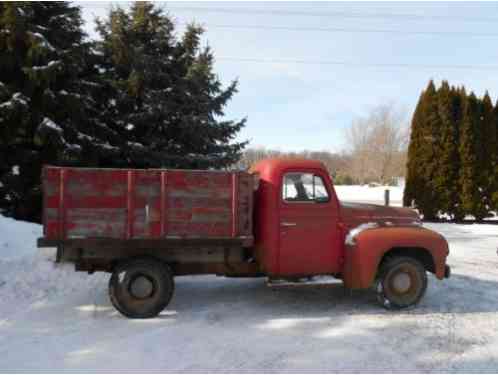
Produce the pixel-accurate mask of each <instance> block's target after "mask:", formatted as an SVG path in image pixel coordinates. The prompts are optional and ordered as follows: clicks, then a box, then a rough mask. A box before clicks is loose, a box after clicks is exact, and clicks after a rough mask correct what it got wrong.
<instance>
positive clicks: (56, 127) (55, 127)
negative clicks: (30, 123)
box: [40, 117, 62, 133]
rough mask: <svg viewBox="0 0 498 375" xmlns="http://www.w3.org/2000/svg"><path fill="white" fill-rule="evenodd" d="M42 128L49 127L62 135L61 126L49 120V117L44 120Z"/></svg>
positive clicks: (41, 124)
mask: <svg viewBox="0 0 498 375" xmlns="http://www.w3.org/2000/svg"><path fill="white" fill-rule="evenodd" d="M40 127H47V128H50V129H53V130H55V131H57V132H59V133H62V128H61V127H60V126H59V125H57V124H56V123H55V122H53V121H52V120H51V119H49V118H48V117H44V118H43V121H42V122H41V123H40Z"/></svg>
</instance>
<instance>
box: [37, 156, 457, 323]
mask: <svg viewBox="0 0 498 375" xmlns="http://www.w3.org/2000/svg"><path fill="white" fill-rule="evenodd" d="M42 180H43V191H44V214H43V220H44V236H43V237H42V238H40V239H39V240H38V246H39V247H56V248H57V256H56V261H57V262H73V263H74V264H75V268H76V270H77V271H87V272H89V273H92V272H94V271H105V272H110V273H111V274H112V275H111V277H110V280H109V296H110V300H111V302H112V304H113V305H114V306H115V308H116V309H117V310H119V311H120V312H121V313H122V314H123V315H125V316H127V317H130V318H148V317H153V316H156V315H157V314H159V313H160V312H161V311H162V310H163V309H164V308H165V307H166V306H167V305H168V303H169V302H170V300H171V298H172V295H173V290H174V279H173V277H174V276H176V275H195V274H216V275H223V276H227V277H261V276H266V277H268V278H269V279H270V280H273V279H280V280H286V279H287V280H296V279H299V278H304V277H310V276H314V275H332V276H334V277H336V278H338V279H341V280H342V281H343V284H344V286H345V287H346V288H349V289H366V288H371V287H373V290H374V291H375V293H376V294H377V296H378V300H379V302H380V303H381V305H382V306H384V307H386V308H393V309H397V308H404V307H408V306H412V305H414V304H416V303H417V302H418V301H419V300H420V299H421V298H422V296H423V295H424V293H425V290H426V288H427V275H426V272H427V271H428V272H431V273H433V274H434V275H435V276H436V278H438V279H443V278H445V277H449V275H450V268H449V266H447V265H446V258H447V256H448V253H449V250H448V244H447V242H446V240H445V239H444V238H443V237H442V236H441V235H439V234H437V233H435V232H433V231H431V230H429V229H426V228H424V227H423V226H422V225H421V222H420V220H419V217H418V215H417V213H416V212H415V211H413V210H411V209H408V208H394V207H387V206H377V205H371V204H357V203H346V202H340V201H339V200H338V198H337V196H336V193H335V190H334V186H333V184H332V179H331V177H330V176H329V174H328V173H327V170H326V169H325V167H324V166H323V164H322V163H320V162H318V161H313V160H300V159H269V160H264V161H261V162H259V163H257V164H256V165H254V166H253V167H252V168H251V170H250V171H248V172H242V171H236V172H234V171H193V170H172V169H163V170H155V169H147V170H140V169H136V170H133V169H129V170H127V169H85V168H62V167H50V166H48V167H45V168H44V170H43V176H42Z"/></svg>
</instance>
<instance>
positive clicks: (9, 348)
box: [0, 193, 498, 372]
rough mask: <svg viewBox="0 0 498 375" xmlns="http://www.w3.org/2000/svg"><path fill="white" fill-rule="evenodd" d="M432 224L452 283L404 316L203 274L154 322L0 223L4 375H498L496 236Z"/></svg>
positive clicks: (303, 289)
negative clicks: (444, 245)
mask: <svg viewBox="0 0 498 375" xmlns="http://www.w3.org/2000/svg"><path fill="white" fill-rule="evenodd" d="M340 194H341V193H339V195H340ZM341 198H342V197H341ZM344 199H345V198H344ZM427 226H428V227H430V228H432V229H434V230H436V231H438V232H441V233H442V234H444V235H445V236H446V238H447V239H448V240H449V242H450V249H451V255H450V258H449V263H450V264H451V265H452V267H453V276H452V278H451V279H449V280H445V281H438V280H436V279H435V278H434V277H432V276H431V277H430V280H429V283H430V285H429V289H428V291H427V295H426V297H425V298H424V299H423V300H422V302H421V303H420V305H419V306H418V307H416V308H414V309H410V310H408V311H402V312H390V311H386V310H384V309H382V308H380V307H378V306H377V305H376V303H375V298H374V296H373V294H372V293H370V292H368V291H365V292H354V293H352V294H350V293H345V292H344V290H343V289H342V287H341V285H340V284H339V283H333V284H327V285H323V286H317V285H303V286H292V287H289V286H287V287H286V286H279V287H272V288H269V287H267V286H266V284H265V280H264V279H262V278H261V279H227V278H220V277H215V276H197V277H178V278H177V279H176V282H177V285H176V292H175V296H174V297H173V300H172V302H171V304H170V306H168V308H167V309H166V310H165V311H164V312H163V313H162V314H161V315H160V316H159V317H158V318H155V319H149V320H128V319H126V318H124V317H122V316H121V315H119V314H118V313H117V312H116V311H115V310H114V309H113V307H112V306H111V305H110V302H109V300H108V298H107V294H106V289H107V275H104V274H95V275H86V274H84V273H76V272H74V271H73V269H72V267H71V266H70V265H67V266H55V265H54V264H53V262H52V257H53V254H52V252H51V251H44V252H40V251H38V250H37V249H36V247H35V246H36V244H35V240H36V237H38V236H40V235H41V228H40V227H39V226H37V225H32V224H27V223H23V222H15V221H13V220H10V219H6V218H3V217H1V216H0V372H2V371H10V372H13V371H50V372H53V371H85V372H91V371H115V372H120V371H125V370H129V371H141V372H144V371H145V372H147V371H157V370H162V371H175V372H195V371H208V372H212V371H234V372H246V371H256V372H257V371H265V372H296V371H299V372H308V371H322V372H324V371H333V372H357V371H369V372H376V371H385V372H407V371H409V372H446V371H451V372H476V371H480V372H483V371H488V372H496V371H497V369H498V256H497V255H496V248H497V246H498V226H493V225H456V224H428V225H427Z"/></svg>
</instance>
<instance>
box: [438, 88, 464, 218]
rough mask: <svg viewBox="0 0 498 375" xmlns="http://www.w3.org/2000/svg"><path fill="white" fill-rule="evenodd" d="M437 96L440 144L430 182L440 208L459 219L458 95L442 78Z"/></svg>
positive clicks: (459, 114)
mask: <svg viewBox="0 0 498 375" xmlns="http://www.w3.org/2000/svg"><path fill="white" fill-rule="evenodd" d="M437 99H438V116H439V119H440V129H439V134H440V145H439V146H440V147H439V150H438V152H437V155H435V157H434V161H435V162H436V163H437V169H436V171H435V172H434V178H433V180H432V184H433V186H434V190H435V199H436V200H437V202H439V209H440V211H441V212H442V213H446V214H449V215H450V216H452V217H453V218H457V219H461V218H462V214H461V212H460V211H459V210H458V180H459V164H460V160H459V154H458V124H459V121H460V119H459V117H461V113H460V100H459V99H460V96H459V95H458V93H456V92H455V90H454V89H451V88H450V86H449V84H448V82H446V81H443V83H442V85H441V87H440V88H439V90H438V92H437Z"/></svg>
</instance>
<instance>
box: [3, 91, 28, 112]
mask: <svg viewBox="0 0 498 375" xmlns="http://www.w3.org/2000/svg"><path fill="white" fill-rule="evenodd" d="M26 100H29V99H28V98H26V97H25V96H23V94H21V93H20V92H16V93H14V94H13V95H12V97H11V98H10V100H8V101H6V102H3V103H2V104H0V108H6V107H11V106H12V105H13V104H14V103H17V104H21V105H23V106H27V105H28V103H27V101H26Z"/></svg>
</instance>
